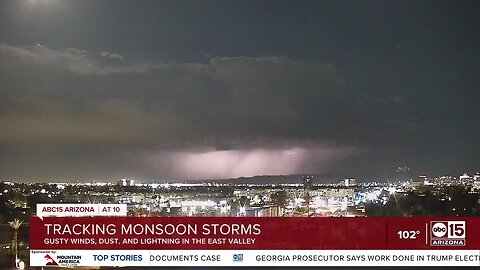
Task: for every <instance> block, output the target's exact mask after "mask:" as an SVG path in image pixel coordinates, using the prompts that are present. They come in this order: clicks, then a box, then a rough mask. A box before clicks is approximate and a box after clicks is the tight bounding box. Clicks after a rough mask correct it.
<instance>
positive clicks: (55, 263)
mask: <svg viewBox="0 0 480 270" xmlns="http://www.w3.org/2000/svg"><path fill="white" fill-rule="evenodd" d="M43 258H45V259H46V260H47V264H46V265H49V266H50V265H52V266H53V265H55V266H58V263H57V262H56V261H55V260H54V259H53V258H52V256H50V254H47V255H45V257H43Z"/></svg>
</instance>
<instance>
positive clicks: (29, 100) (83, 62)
mask: <svg viewBox="0 0 480 270" xmlns="http://www.w3.org/2000/svg"><path fill="white" fill-rule="evenodd" d="M102 54H103V55H102ZM111 55H114V57H113V58H114V60H117V59H119V57H118V56H116V54H114V53H108V54H107V53H105V52H102V53H100V54H97V53H93V52H88V51H85V50H79V49H67V50H65V51H55V50H51V49H48V48H47V47H45V46H40V45H37V46H33V47H25V48H20V47H14V46H11V45H6V44H2V45H0V57H1V64H0V65H1V66H0V68H1V73H2V75H1V76H2V77H1V80H2V81H1V83H2V85H3V86H4V87H3V88H2V92H3V94H2V96H3V101H2V110H3V113H2V116H1V118H0V121H1V124H2V126H3V127H4V128H5V129H4V130H5V132H3V133H2V135H1V138H2V139H3V140H4V141H37V140H39V141H47V142H48V141H52V142H53V141H72V142H78V141H82V142H85V141H87V142H88V141H91V142H96V141H110V142H116V141H121V142H131V143H140V142H145V141H148V142H153V141H155V140H159V141H160V142H159V144H161V141H162V140H164V139H165V138H170V137H171V136H176V137H179V138H183V139H186V140H192V142H193V143H197V141H196V140H198V141H200V142H201V141H202V140H204V139H205V138H204V137H209V138H211V137H218V138H219V139H228V138H229V137H230V136H231V137H235V136H240V137H243V136H255V137H262V136H263V137H280V138H282V137H286V138H291V139H295V138H297V137H298V136H300V137H303V136H307V135H308V136H309V137H311V138H309V139H312V140H319V139H320V140H328V139H332V138H331V137H329V134H330V135H331V129H332V128H333V127H335V126H337V124H336V123H335V122H336V121H338V120H337V119H338V118H337V119H332V117H330V116H331V115H333V114H340V115H341V114H342V113H347V115H345V117H350V116H351V115H349V113H350V108H351V106H352V103H351V102H350V101H347V99H346V94H347V93H346V82H345V81H344V79H343V78H342V77H341V76H340V75H339V73H338V72H337V70H336V69H335V68H334V67H332V66H328V65H321V64H317V63H313V62H305V61H292V60H289V59H286V58H277V57H263V58H249V57H222V58H220V57H217V58H213V59H212V60H211V61H210V63H209V64H207V65H202V64H195V63H188V64H175V63H127V62H126V61H118V62H113V63H112V62H105V61H104V59H103V58H105V57H108V58H111ZM338 126H340V125H338ZM312 131H313V133H312ZM322 133H323V134H325V135H322ZM294 134H295V135H294ZM311 134H313V135H311Z"/></svg>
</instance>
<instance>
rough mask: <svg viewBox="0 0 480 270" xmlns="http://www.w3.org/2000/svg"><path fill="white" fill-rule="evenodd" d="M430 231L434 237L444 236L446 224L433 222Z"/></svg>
mask: <svg viewBox="0 0 480 270" xmlns="http://www.w3.org/2000/svg"><path fill="white" fill-rule="evenodd" d="M432 233H433V235H435V237H444V236H445V235H446V234H447V226H446V225H445V224H443V223H435V224H434V225H433V226H432Z"/></svg>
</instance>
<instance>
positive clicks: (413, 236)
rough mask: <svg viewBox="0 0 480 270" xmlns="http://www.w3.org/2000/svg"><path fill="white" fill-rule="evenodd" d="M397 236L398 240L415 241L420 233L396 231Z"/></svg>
mask: <svg viewBox="0 0 480 270" xmlns="http://www.w3.org/2000/svg"><path fill="white" fill-rule="evenodd" d="M397 234H398V237H399V238H400V239H417V235H419V234H420V231H398V232H397Z"/></svg>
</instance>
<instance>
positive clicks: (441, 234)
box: [430, 221, 467, 246]
mask: <svg viewBox="0 0 480 270" xmlns="http://www.w3.org/2000/svg"><path fill="white" fill-rule="evenodd" d="M466 236H467V228H466V225H465V221H430V245H431V246H465V242H466Z"/></svg>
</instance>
